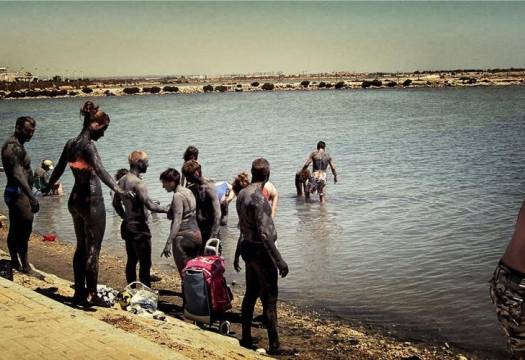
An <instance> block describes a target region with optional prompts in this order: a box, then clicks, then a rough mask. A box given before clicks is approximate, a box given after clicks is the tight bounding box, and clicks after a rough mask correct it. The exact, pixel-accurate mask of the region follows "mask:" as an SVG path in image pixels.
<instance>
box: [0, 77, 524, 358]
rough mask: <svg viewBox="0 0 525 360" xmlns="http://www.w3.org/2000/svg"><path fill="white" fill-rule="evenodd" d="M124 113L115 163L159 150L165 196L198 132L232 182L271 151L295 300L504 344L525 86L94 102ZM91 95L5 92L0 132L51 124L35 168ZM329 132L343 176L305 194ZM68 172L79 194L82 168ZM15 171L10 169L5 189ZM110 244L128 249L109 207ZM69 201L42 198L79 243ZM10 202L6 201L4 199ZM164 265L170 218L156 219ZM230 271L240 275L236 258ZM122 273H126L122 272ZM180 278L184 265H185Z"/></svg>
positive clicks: (400, 326)
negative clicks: (309, 164)
mask: <svg viewBox="0 0 525 360" xmlns="http://www.w3.org/2000/svg"><path fill="white" fill-rule="evenodd" d="M95 101H97V102H98V103H99V104H100V105H101V108H103V109H104V110H105V111H107V112H108V113H109V114H110V116H111V118H112V122H111V125H110V127H109V130H108V131H107V133H106V136H105V137H104V138H102V139H101V140H100V141H99V142H98V143H97V147H98V150H99V153H100V154H101V157H102V159H103V162H104V164H105V167H106V169H107V170H108V171H109V172H110V173H112V174H113V173H114V172H115V171H116V170H117V169H119V168H121V167H127V154H128V153H129V152H131V151H132V150H135V149H143V150H145V151H146V152H148V153H149V155H150V164H151V165H150V168H149V171H148V173H147V174H146V175H145V180H146V182H147V184H148V186H149V191H150V193H151V195H152V197H153V198H155V199H158V200H160V201H161V202H162V203H167V202H169V200H170V199H171V195H169V194H167V193H165V192H164V190H163V189H162V187H161V185H160V182H159V181H158V176H159V174H160V172H161V171H162V170H164V169H165V168H167V167H175V168H177V169H180V166H181V162H182V159H181V157H182V153H183V151H184V149H185V148H186V146H187V145H189V144H195V145H196V146H197V147H198V148H199V149H200V152H201V156H200V158H199V160H200V161H201V163H202V166H203V171H204V174H205V175H206V176H208V177H212V178H214V179H217V180H223V179H228V180H232V178H233V176H234V175H235V174H237V173H239V172H241V171H243V170H248V169H249V167H250V164H251V161H252V160H253V159H255V158H256V157H260V156H263V157H265V158H267V159H268V160H269V161H270V164H271V167H272V175H271V180H272V181H273V182H274V183H275V185H276V186H277V188H278V189H279V192H280V205H279V209H278V213H277V219H276V225H277V230H278V234H279V240H278V246H279V248H280V250H281V251H282V253H283V256H284V258H285V259H286V261H287V262H288V264H289V265H290V269H291V270H290V275H289V276H288V277H287V278H286V279H284V280H282V281H280V291H281V296H282V298H284V299H286V300H290V301H293V302H296V303H299V304H303V305H311V306H314V307H317V308H321V309H326V310H327V311H330V312H332V313H333V314H335V315H339V316H342V317H343V318H346V319H349V320H357V321H362V322H364V323H367V324H371V325H382V326H386V327H387V328H388V329H389V330H392V331H399V332H400V333H401V334H405V335H406V334H408V335H409V336H411V337H414V338H416V339H433V340H437V341H438V342H445V341H446V342H449V343H453V344H457V345H459V346H462V347H465V348H468V349H476V350H479V351H481V352H483V353H485V354H487V355H488V356H491V357H500V356H503V354H504V349H505V343H504V338H503V336H502V335H501V333H500V330H499V328H498V325H497V321H496V318H495V313H494V310H493V307H492V304H491V303H490V300H489V296H488V284H487V281H488V279H489V277H490V275H491V272H492V270H493V268H494V267H495V265H496V262H497V260H498V259H499V257H500V256H501V255H502V253H503V251H504V248H505V246H506V244H507V242H508V240H509V238H510V236H511V234H512V230H513V225H514V221H515V218H516V214H517V211H518V209H519V207H520V205H521V202H522V200H523V192H524V190H525V184H524V180H525V171H524V170H525V169H524V166H525V143H524V141H523V138H524V137H525V115H524V114H525V87H505V88H496V87H492V88H468V89H466V88H462V89H414V90H373V91H366V90H360V91H316V92H281V93H242V94H239V93H237V94H197V95H168V96H136V97H112V98H97V99H95ZM81 103H82V100H81V99H45V100H23V101H1V102H0V124H1V127H0V138H2V139H5V138H6V137H7V136H8V135H9V134H10V133H11V132H12V129H13V127H14V119H15V118H16V117H18V116H21V115H31V116H34V117H35V118H36V119H37V120H38V125H37V130H36V134H35V136H34V138H33V140H32V141H31V142H30V143H29V144H28V146H27V148H28V149H29V151H30V152H31V154H32V158H33V166H36V165H37V164H38V163H39V162H40V160H42V159H44V158H50V159H53V160H54V161H56V160H58V157H59V155H60V152H61V150H62V147H63V145H64V143H65V141H66V139H69V138H71V137H74V136H76V135H77V134H78V133H79V131H80V127H81V120H80V118H79V115H78V109H79V107H80V106H81ZM320 139H322V140H324V141H326V143H327V145H328V150H329V151H330V152H331V154H332V156H333V157H334V159H335V161H336V165H337V168H338V173H339V181H340V183H339V184H337V185H333V184H332V183H331V181H332V177H331V176H329V182H330V183H329V185H328V190H327V201H328V202H327V204H326V205H324V206H321V205H320V204H319V203H318V201H317V199H315V197H314V199H315V200H316V201H314V202H312V203H306V204H305V203H304V201H302V200H298V199H296V197H295V194H294V192H295V189H294V174H295V171H296V170H297V169H298V168H299V167H300V166H301V164H302V163H303V161H304V159H305V158H306V156H307V154H308V153H309V152H310V151H311V150H312V149H313V148H314V147H315V144H316V143H317V141H318V140H320ZM62 181H63V182H64V185H65V188H66V192H67V193H69V190H70V189H71V187H72V175H71V172H70V171H69V170H66V173H65V174H64V176H63V178H62ZM4 184H5V176H3V175H2V176H1V177H0V185H2V187H3V185H4ZM105 193H106V207H107V208H108V224H107V230H106V235H105V240H104V243H103V247H104V248H105V249H106V250H109V251H111V252H113V253H115V254H124V246H123V243H122V241H121V240H120V236H119V230H118V229H119V225H120V221H119V220H118V219H117V218H116V216H115V214H114V212H113V211H112V210H111V208H110V201H109V189H107V188H106V191H105ZM66 204H67V197H64V198H44V199H42V202H41V209H42V210H41V212H40V213H39V214H38V216H37V217H36V220H35V225H34V228H35V230H36V231H40V232H49V231H56V232H57V233H58V235H59V237H60V238H61V239H63V240H65V241H72V242H74V239H75V238H74V232H73V227H72V221H71V218H70V215H69V213H68V211H67V206H66ZM0 210H2V211H4V210H5V206H4V204H3V202H2V203H1V207H0ZM231 210H232V211H231V213H230V222H229V225H228V226H227V227H225V228H223V240H224V246H225V250H224V255H225V257H226V260H227V261H228V263H229V265H230V266H231V262H232V258H233V253H234V250H235V242H236V239H237V235H238V230H237V228H236V224H237V216H236V213H235V210H234V206H232V207H231ZM152 230H153V236H154V237H153V261H154V263H157V264H161V265H162V266H168V265H172V262H171V261H172V260H171V259H170V260H166V259H164V258H162V259H161V258H160V257H159V254H160V252H161V249H162V248H163V245H164V242H165V239H166V237H167V235H168V230H169V222H168V220H166V219H164V218H163V217H160V216H159V217H156V216H154V217H153V218H152ZM229 270H230V271H229V273H228V277H229V278H230V279H236V280H238V281H242V277H243V274H242V273H241V275H237V274H235V273H234V272H233V271H231V269H229ZM123 276H124V275H123ZM174 276H178V275H176V272H175V271H174Z"/></svg>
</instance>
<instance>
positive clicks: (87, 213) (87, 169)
mask: <svg viewBox="0 0 525 360" xmlns="http://www.w3.org/2000/svg"><path fill="white" fill-rule="evenodd" d="M80 112H81V114H82V115H83V116H84V122H83V126H82V131H81V132H80V134H79V135H78V136H77V137H75V138H72V139H70V140H68V141H67V142H66V145H65V146H64V150H63V151H62V154H61V155H60V159H59V161H58V163H57V165H56V167H55V170H54V171H53V174H51V178H50V179H49V184H48V187H47V188H46V190H45V191H44V193H48V192H49V191H50V189H51V188H52V187H53V185H55V183H56V182H57V181H58V179H59V178H60V176H62V174H63V173H64V170H65V168H66V166H67V165H69V167H70V168H71V171H72V172H73V176H74V178H75V184H74V185H73V189H72V190H71V195H70V197H69V201H68V208H69V212H70V213H71V216H72V217H73V224H74V226H75V234H76V237H77V248H76V250H75V255H74V257H73V272H74V277H75V295H74V296H73V302H74V303H75V304H79V305H84V306H91V305H96V304H98V303H99V299H98V297H97V281H98V258H99V254H100V247H101V245H102V239H103V237H104V231H105V229H106V208H105V207H104V198H103V196H102V187H101V183H100V180H102V182H104V184H106V185H107V186H108V187H109V188H110V189H111V190H112V191H113V192H114V193H116V194H119V195H121V196H128V197H132V196H133V194H131V193H128V192H125V191H124V190H122V189H121V188H120V187H119V186H118V185H117V183H116V181H115V180H114V179H113V178H112V177H111V175H109V174H108V172H107V171H106V170H105V169H104V166H103V165H102V160H101V159H100V156H99V155H98V152H97V148H96V147H95V142H96V141H97V140H99V139H100V138H101V137H103V136H104V133H105V132H106V130H107V129H108V126H109V122H110V118H109V116H108V115H107V114H106V113H105V112H103V111H100V110H99V109H98V107H97V106H96V105H95V104H94V103H93V102H91V101H86V103H85V104H84V106H83V107H82V109H81V110H80Z"/></svg>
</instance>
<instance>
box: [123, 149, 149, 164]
mask: <svg viewBox="0 0 525 360" xmlns="http://www.w3.org/2000/svg"><path fill="white" fill-rule="evenodd" d="M147 158H148V154H146V152H144V151H142V150H135V151H132V152H131V154H129V156H128V162H129V164H130V165H133V164H136V163H137V161H139V160H144V159H147Z"/></svg>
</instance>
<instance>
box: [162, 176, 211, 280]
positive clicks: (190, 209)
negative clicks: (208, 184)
mask: <svg viewBox="0 0 525 360" xmlns="http://www.w3.org/2000/svg"><path fill="white" fill-rule="evenodd" d="M160 180H161V181H162V187H163V188H164V189H166V191H167V192H173V200H172V202H171V208H170V210H169V212H168V218H171V219H172V222H171V230H170V235H169V237H168V241H167V242H166V246H165V247H164V250H163V251H162V254H161V255H160V256H166V257H169V256H170V254H171V253H172V252H173V259H174V260H175V265H176V266H177V269H178V270H179V275H180V276H181V278H182V270H183V269H184V267H185V266H186V263H187V262H188V261H189V260H191V259H193V258H196V257H197V256H199V255H200V254H201V248H202V237H201V232H200V230H199V226H198V225H197V209H196V207H197V204H196V201H195V197H194V196H193V193H192V192H191V190H189V189H187V188H185V187H184V186H182V185H180V174H179V172H178V171H177V170H175V169H172V168H169V169H167V170H166V171H164V172H163V173H162V174H160Z"/></svg>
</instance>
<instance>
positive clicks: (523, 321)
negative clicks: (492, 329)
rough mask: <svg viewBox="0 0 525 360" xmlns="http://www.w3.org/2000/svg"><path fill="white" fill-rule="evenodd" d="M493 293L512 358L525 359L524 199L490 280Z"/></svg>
mask: <svg viewBox="0 0 525 360" xmlns="http://www.w3.org/2000/svg"><path fill="white" fill-rule="evenodd" d="M490 297H491V299H492V302H493V303H494V305H496V314H497V317H498V320H499V322H500V324H501V327H502V328H503V331H504V332H505V334H506V335H507V344H508V348H509V350H510V351H511V353H512V355H513V357H512V358H513V359H522V360H523V359H525V311H524V309H523V303H524V301H525V201H524V202H523V204H522V205H521V209H520V211H519V214H518V219H517V221H516V226H515V229H514V234H513V235H512V238H511V240H510V243H509V244H508V246H507V249H506V250H505V253H504V254H503V257H502V258H501V260H500V261H499V263H498V266H497V267H496V270H495V271H494V274H493V276H492V279H491V280H490Z"/></svg>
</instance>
